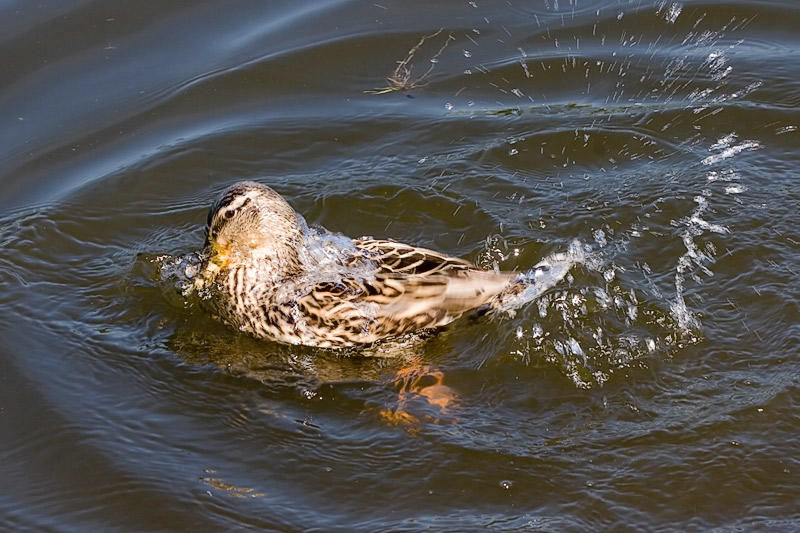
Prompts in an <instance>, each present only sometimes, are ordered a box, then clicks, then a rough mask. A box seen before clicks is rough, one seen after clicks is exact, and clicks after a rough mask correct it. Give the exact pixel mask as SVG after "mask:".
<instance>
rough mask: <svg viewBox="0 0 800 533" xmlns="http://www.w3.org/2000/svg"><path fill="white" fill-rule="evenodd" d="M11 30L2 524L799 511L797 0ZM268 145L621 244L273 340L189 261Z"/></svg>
mask: <svg viewBox="0 0 800 533" xmlns="http://www.w3.org/2000/svg"><path fill="white" fill-rule="evenodd" d="M0 27H2V31H0V36H2V37H0V64H2V65H3V69H2V76H1V77H0V80H1V81H0V109H2V110H3V117H4V119H3V120H2V121H0V192H2V194H0V205H2V207H3V214H2V217H1V218H0V250H1V251H2V253H0V287H1V288H2V289H1V291H0V302H2V309H3V312H2V314H0V332H1V333H2V338H3V343H2V347H1V348H0V384H1V385H2V386H0V428H2V429H0V454H2V461H0V477H1V478H2V479H3V483H2V489H0V529H3V530H9V531H21V530H34V531H101V530H115V531H164V530H202V531H216V530H219V531H223V530H250V529H252V530H280V531H304V530H317V531H416V530H421V529H431V530H436V531H466V530H487V529H488V530H501V531H506V530H508V531H516V530H544V531H562V530H566V531H581V530H637V531H639V530H664V531H667V530H677V531H685V530H708V529H714V528H719V529H721V530H728V529H735V528H741V529H743V530H762V531H774V530H779V531H792V530H795V529H797V528H798V527H799V526H800V512H798V505H797V500H798V495H800V482H798V471H800V462H798V456H799V455H800V444H798V439H797V435H798V433H800V416H798V412H800V361H799V360H798V344H799V343H798V340H800V326H799V325H798V324H800V320H799V319H800V292H798V289H797V285H798V283H797V279H798V278H797V274H798V270H799V269H800V231H798V229H797V227H798V226H797V222H796V220H797V216H798V208H800V188H799V187H798V180H797V178H798V170H797V169H798V163H800V155H799V152H798V146H800V142H798V135H800V134H798V131H797V127H798V125H799V124H800V111H798V105H800V98H799V97H798V94H800V81H798V77H797V72H799V71H800V41H798V38H797V31H796V30H797V28H798V27H800V5H797V4H796V3H795V2H792V1H789V0H786V1H756V0H750V1H749V2H744V3H743V2H736V3H734V2H722V1H707V2H693V1H692V2H690V1H686V2H670V1H667V2H661V1H652V0H642V1H639V0H636V1H627V0H625V1H614V0H605V1H589V0H571V1H570V0H559V1H555V0H532V1H529V2H517V1H513V0H512V1H510V2H488V1H481V0H478V1H476V2H466V1H443V2H435V3H431V2H407V1H406V2H400V1H394V0H393V1H390V2H377V3H371V2H365V3H360V2H343V1H338V2H337V1H328V2H321V1H319V2H270V3H264V2H253V1H235V2H230V1H226V2H222V1H207V2H180V1H170V2H160V3H159V4H158V6H154V5H145V4H144V3H133V4H130V3H126V4H123V3H119V2H106V1H101V0H94V1H84V2H77V1H75V2H62V3H61V4H58V5H55V4H52V5H50V4H47V3H45V4H37V3H31V2H21V1H15V2H14V1H12V2H10V3H8V2H7V3H6V4H5V5H3V6H0ZM439 29H442V31H441V32H440V33H437V32H438V31H439ZM434 34H435V35H434ZM425 36H429V38H428V39H426V40H422V39H423V38H424V37H425ZM421 40H422V42H421ZM420 42H421V44H420V46H419V47H418V48H416V50H414V47H415V45H417V44H419V43H420ZM412 50H414V53H413V55H411V57H410V58H409V57H408V56H409V52H410V51H412ZM404 59H408V61H406V62H405V63H398V62H403V60H404ZM431 59H435V61H434V62H431ZM398 66H399V67H400V70H399V71H397V72H395V69H397V68H398ZM403 67H406V68H407V67H410V72H408V71H407V70H403ZM429 69H430V71H429ZM393 74H394V75H395V77H397V76H398V75H399V76H400V77H401V78H403V77H404V76H407V79H400V80H396V81H397V82H404V83H401V85H403V84H404V85H405V86H406V88H407V90H397V91H382V90H383V89H385V88H396V87H395V86H394V85H393V84H392V82H388V81H387V80H386V78H387V77H391V76H393ZM420 77H422V79H421V80H419V78H420ZM371 90H373V91H374V90H376V92H383V94H370V93H369V91H371ZM240 179H256V180H259V181H262V182H264V183H266V184H269V185H270V186H272V187H274V188H275V189H276V190H278V191H279V192H280V193H281V194H283V195H284V196H285V197H286V198H287V199H288V200H289V201H290V203H292V205H293V206H294V207H295V208H296V209H297V210H298V211H299V212H300V213H302V214H303V215H304V216H305V218H306V219H307V220H308V221H309V223H312V224H318V225H322V226H324V227H326V228H328V229H329V230H331V231H336V232H341V233H343V234H346V235H350V236H353V237H357V236H361V235H372V236H375V237H379V238H390V239H395V240H398V241H402V242H407V243H411V244H415V245H419V246H425V247H430V248H435V249H438V250H441V251H444V252H446V253H450V254H453V255H457V256H460V257H464V258H467V259H469V260H471V261H474V262H476V263H478V264H480V265H482V266H484V267H486V268H494V267H498V268H501V269H504V270H514V269H517V270H522V269H526V268H529V267H530V266H532V265H533V264H535V263H536V262H538V261H539V260H540V259H541V258H542V257H544V256H546V255H548V254H550V253H555V252H559V251H564V250H566V249H567V248H568V247H569V246H570V244H571V243H572V242H573V241H575V240H578V241H580V242H581V243H583V244H585V245H586V246H588V247H590V249H591V251H592V253H591V254H590V256H591V257H590V259H587V260H586V261H584V262H582V263H581V264H579V265H577V266H575V267H574V268H573V269H572V270H571V271H570V274H569V276H568V278H567V279H566V280H564V281H563V282H562V283H560V284H559V285H557V286H556V287H554V288H553V289H551V290H550V291H548V293H547V294H545V295H544V296H543V297H541V298H540V299H539V300H537V301H536V302H533V303H531V304H530V305H528V306H527V307H525V308H524V309H522V310H520V311H519V312H518V313H517V314H516V315H515V316H513V317H504V318H500V319H494V320H485V319H472V318H467V319H465V320H462V321H460V322H457V323H455V324H453V325H452V326H450V327H448V328H446V329H444V330H443V331H440V332H438V333H436V334H434V335H429V336H426V337H424V338H419V339H414V340H410V341H408V342H407V343H405V344H401V345H400V346H395V347H393V352H392V353H393V355H394V356H393V357H366V356H364V355H363V354H358V353H355V354H354V353H348V354H339V353H333V352H324V351H316V350H313V349H307V348H296V347H286V346H280V345H275V344H272V343H269V342H264V341H258V340H255V339H251V338H248V337H246V336H243V335H241V334H238V333H237V332H235V331H233V330H231V329H229V328H227V327H226V326H224V325H222V324H220V323H218V322H216V321H215V320H214V319H213V318H212V317H211V316H209V315H208V314H207V313H206V312H205V311H204V310H203V309H202V308H201V307H199V306H198V305H197V302H196V301H194V300H192V299H191V298H184V297H183V296H181V295H180V294H179V293H178V292H177V291H176V290H175V287H174V286H173V284H172V283H171V282H170V280H169V279H165V277H164V276H163V270H162V269H160V265H162V266H163V264H164V261H167V260H168V259H165V258H169V257H177V256H180V255H181V254H185V253H187V252H190V251H192V250H196V249H198V248H200V246H201V245H202V242H203V225H204V222H205V217H206V213H207V210H208V206H209V205H210V202H211V200H212V199H213V197H214V196H215V195H216V194H217V193H218V191H220V190H221V189H223V188H224V187H225V186H226V185H228V184H230V183H231V182H233V181H236V180H240Z"/></svg>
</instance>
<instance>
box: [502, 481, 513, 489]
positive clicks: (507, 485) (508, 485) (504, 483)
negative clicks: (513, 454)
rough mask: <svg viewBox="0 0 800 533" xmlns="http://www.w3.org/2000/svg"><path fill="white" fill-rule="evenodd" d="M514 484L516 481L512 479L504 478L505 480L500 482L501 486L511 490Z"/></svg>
mask: <svg viewBox="0 0 800 533" xmlns="http://www.w3.org/2000/svg"><path fill="white" fill-rule="evenodd" d="M513 486H514V482H513V481H510V480H508V479H504V480H503V481H501V482H500V487H502V488H503V489H505V490H509V489H510V488H511V487H513Z"/></svg>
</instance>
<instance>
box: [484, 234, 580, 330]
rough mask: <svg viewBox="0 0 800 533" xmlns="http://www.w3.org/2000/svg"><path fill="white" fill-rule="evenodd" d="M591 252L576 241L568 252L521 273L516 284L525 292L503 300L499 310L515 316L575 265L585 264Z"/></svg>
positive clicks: (565, 275)
mask: <svg viewBox="0 0 800 533" xmlns="http://www.w3.org/2000/svg"><path fill="white" fill-rule="evenodd" d="M590 250H591V249H590V247H588V246H586V247H584V245H582V244H581V243H580V241H578V240H575V241H573V242H572V243H571V244H570V246H569V249H568V250H567V251H566V252H559V253H554V254H551V255H549V256H547V257H546V258H544V259H543V260H541V261H539V262H538V263H537V264H536V265H534V267H533V268H531V269H530V270H526V271H524V272H522V273H520V274H519V275H518V276H517V278H516V279H515V282H516V283H517V284H520V285H522V286H523V287H524V288H523V290H521V291H519V292H516V293H514V294H513V295H511V296H510V297H509V298H507V299H505V300H503V302H502V303H501V304H500V306H499V307H498V308H497V310H498V311H501V312H505V313H507V314H508V315H510V316H514V315H515V314H516V311H517V310H518V309H519V308H520V307H522V306H524V305H526V304H529V303H531V302H533V301H534V300H536V299H537V298H539V297H540V296H541V295H543V294H544V293H545V292H547V291H548V290H550V289H552V288H553V287H555V286H556V285H557V284H559V283H560V282H561V281H562V280H563V279H564V278H565V277H567V274H568V273H569V271H570V269H572V268H573V267H574V266H575V265H578V264H582V263H584V262H585V261H586V253H587V252H589V251H590Z"/></svg>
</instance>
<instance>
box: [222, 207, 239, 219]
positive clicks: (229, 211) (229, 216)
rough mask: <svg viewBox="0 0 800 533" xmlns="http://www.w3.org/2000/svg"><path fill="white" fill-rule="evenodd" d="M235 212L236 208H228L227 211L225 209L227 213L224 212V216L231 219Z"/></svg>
mask: <svg viewBox="0 0 800 533" xmlns="http://www.w3.org/2000/svg"><path fill="white" fill-rule="evenodd" d="M234 214H236V210H235V209H228V210H227V211H225V213H223V214H222V216H224V217H225V218H227V219H231V218H233V215H234Z"/></svg>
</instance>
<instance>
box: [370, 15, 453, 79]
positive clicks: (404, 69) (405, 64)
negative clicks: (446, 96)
mask: <svg viewBox="0 0 800 533" xmlns="http://www.w3.org/2000/svg"><path fill="white" fill-rule="evenodd" d="M442 31H443V29H440V30H439V31H437V32H435V33H431V34H430V35H425V36H423V37H422V39H420V40H419V42H418V43H417V44H416V45H414V46H413V47H412V48H411V50H409V51H408V54H406V57H405V59H403V60H402V61H398V62H397V68H395V69H394V72H392V75H391V76H389V77H388V78H386V81H387V82H389V85H388V86H387V87H381V88H379V89H371V90H367V91H364V92H365V93H367V94H386V93H391V92H394V91H408V90H411V89H416V88H418V87H424V86H425V85H427V84H428V83H427V81H425V80H426V79H427V77H428V75H430V73H431V72H433V69H434V68H435V67H436V63H437V61H438V60H439V56H440V55H442V53H443V52H444V51H445V49H446V48H447V45H449V44H450V41H453V40H455V37H453V34H452V33H450V34H448V35H447V39H446V40H445V42H444V44H443V45H442V47H441V48H439V51H438V52H436V54H434V56H433V57H431V66H430V67H428V70H426V71H425V72H424V73H423V74H422V76H420V77H419V78H416V79H414V80H412V79H411V70H412V69H413V68H414V65H413V64H412V63H411V61H412V60H413V59H414V56H415V55H416V53H417V52H418V51H419V49H420V48H422V45H424V44H425V41H427V40H428V39H432V38H434V37H436V36H437V35H439V34H440V33H442Z"/></svg>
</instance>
